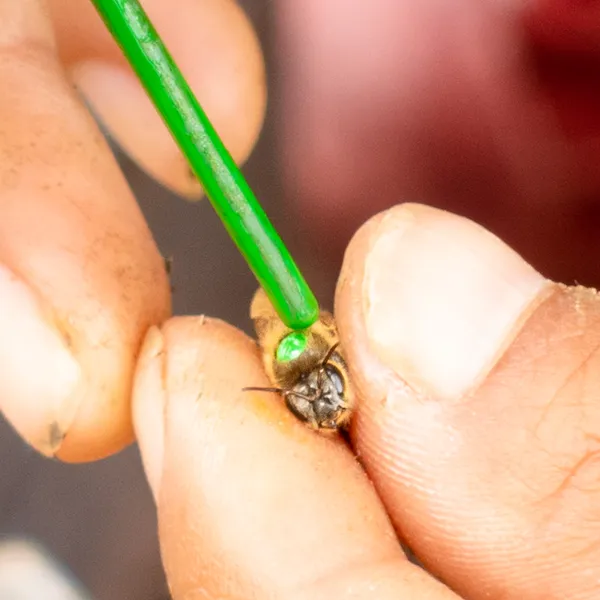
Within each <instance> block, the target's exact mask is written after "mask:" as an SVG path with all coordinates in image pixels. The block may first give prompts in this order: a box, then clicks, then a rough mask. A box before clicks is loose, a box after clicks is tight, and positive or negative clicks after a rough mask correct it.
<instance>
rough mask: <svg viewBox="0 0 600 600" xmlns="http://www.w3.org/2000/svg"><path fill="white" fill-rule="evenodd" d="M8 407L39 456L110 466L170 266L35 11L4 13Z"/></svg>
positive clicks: (1, 320) (1, 267) (0, 279)
mask: <svg viewBox="0 0 600 600" xmlns="http://www.w3.org/2000/svg"><path fill="white" fill-rule="evenodd" d="M0 23H1V24H2V25H1V26H0V87H1V89H2V90H3V93H2V94H0V123H1V125H0V154H1V155H2V161H0V333H1V335H0V407H1V409H2V411H3V413H4V414H5V415H6V417H7V418H8V419H9V420H10V421H11V423H12V424H13V425H14V426H15V427H16V429H17V430H18V431H19V432H20V433H21V435H22V436H23V437H24V438H25V439H26V440H27V441H28V442H29V443H30V444H32V445H33V446H34V447H35V448H37V449H38V450H40V451H41V452H43V453H45V454H48V455H58V456H59V457H60V458H63V459H65V460H85V459H92V458H98V457H101V456H105V455H107V454H109V453H111V452H114V451H116V450H118V449H120V448H122V447H123V445H124V444H126V443H128V442H129V441H130V440H131V438H132V426H131V416H130V405H129V401H130V393H131V384H132V378H133V375H132V373H133V368H134V363H135V356H136V354H137V352H138V349H139V345H140V342H141V338H142V336H143V334H144V333H145V331H146V329H147V328H148V327H149V326H150V325H151V324H153V323H157V322H160V321H161V320H162V319H163V318H165V316H166V315H167V314H168V311H169V294H168V282H167V277H166V274H165V270H164V264H163V261H162V258H161V257H160V255H159V253H158V251H157V249H156V246H155V245H154V242H153V240H152V237H151V235H150V232H149V231H148V229H147V226H146V224H145V223H144V221H143V218H142V216H141V213H140V211H139V209H138V207H137V205H136V204H135V201H134V199H133V197H132V195H131V193H130V191H129V190H128V188H127V185H126V183H125V181H124V179H123V177H122V174H121V173H120V171H119V169H118V167H117V165H116V163H115V162H114V159H113V158H112V155H111V153H110V151H109V149H108V147H107V146H106V144H105V143H104V142H103V140H102V136H101V135H100V133H99V131H98V129H97V128H96V126H95V124H94V122H93V121H92V119H91V118H90V117H89V115H88V113H87V112H86V111H85V109H84V107H83V106H82V105H81V104H80V103H79V101H78V99H77V98H76V96H75V95H74V93H73V91H72V88H71V86H70V85H69V83H68V82H67V80H66V79H65V77H64V73H63V71H62V69H61V68H60V66H59V63H58V60H57V58H56V55H55V51H54V44H53V40H52V35H51V29H50V23H49V20H48V18H47V15H46V14H45V12H44V11H43V10H42V9H41V8H40V4H39V3H38V2H37V1H36V0H22V1H20V2H18V3H15V2H12V1H11V0H1V1H0Z"/></svg>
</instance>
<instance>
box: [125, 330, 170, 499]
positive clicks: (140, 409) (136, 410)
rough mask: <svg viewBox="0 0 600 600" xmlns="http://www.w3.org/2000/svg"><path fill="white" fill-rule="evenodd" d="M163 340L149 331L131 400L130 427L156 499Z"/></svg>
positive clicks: (161, 428) (163, 392)
mask: <svg viewBox="0 0 600 600" xmlns="http://www.w3.org/2000/svg"><path fill="white" fill-rule="evenodd" d="M165 376H166V371H165V339H164V336H163V333H162V331H161V329H159V328H158V327H151V328H150V329H149V330H148V333H147V334H146V338H145V339H144V343H143V345H142V350H141V352H140V357H139V360H138V364H137V368H136V373H135V379H134V386H133V396H132V412H133V425H134V430H135V435H136V439H137V443H138V445H139V447H140V452H141V456H142V462H143V465H144V471H145V472H146V477H147V479H148V484H149V485H150V489H151V490H152V493H153V495H154V498H155V499H156V498H157V494H158V490H159V489H160V479H161V475H162V465H163V455H164V437H165V436H164V416H165V407H166V390H165Z"/></svg>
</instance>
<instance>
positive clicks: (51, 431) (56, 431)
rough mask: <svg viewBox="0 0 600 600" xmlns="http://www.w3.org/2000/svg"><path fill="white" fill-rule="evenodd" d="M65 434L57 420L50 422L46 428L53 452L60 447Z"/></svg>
mask: <svg viewBox="0 0 600 600" xmlns="http://www.w3.org/2000/svg"><path fill="white" fill-rule="evenodd" d="M66 435H67V434H66V432H65V431H63V429H62V428H61V426H60V425H59V424H58V422H57V421H53V422H52V423H50V427H49V428H48V443H49V445H50V448H52V451H53V452H54V453H56V452H57V451H58V449H59V448H60V447H61V445H62V443H63V440H64V439H65V437H66Z"/></svg>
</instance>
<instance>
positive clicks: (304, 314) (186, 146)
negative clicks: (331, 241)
mask: <svg viewBox="0 0 600 600" xmlns="http://www.w3.org/2000/svg"><path fill="white" fill-rule="evenodd" d="M92 2H93V3H94V5H95V7H96V9H97V11H98V13H99V14H100V16H101V17H102V19H103V20H104V22H105V24H106V26H107V28H108V29H109V31H110V32H111V34H112V36H113V37H114V39H115V40H116V41H117V43H118V44H119V46H120V47H121V49H122V50H123V53H124V55H125V57H126V58H127V60H128V61H129V63H130V64H131V66H132V68H133V70H134V71H135V73H136V74H137V76H138V78H139V79H140V81H141V83H142V85H143V86H144V88H145V89H146V92H147V93H148V95H149V96H150V98H151V100H152V102H153V103H154V105H155V107H156V109H157V110H158V112H159V113H160V115H161V117H162V118H163V120H164V122H165V124H166V125H167V127H168V128H169V130H170V132H171V134H172V136H173V138H174V139H175V141H176V142H177V144H178V146H179V148H180V149H181V151H182V153H183V154H184V156H185V157H186V158H187V160H188V162H189V164H190V166H191V169H192V171H193V172H194V173H195V175H196V176H197V177H198V180H199V181H200V183H201V184H202V187H203V188H204V191H205V192H206V195H207V196H208V198H209V200H210V202H211V204H212V205H213V207H214V209H215V210H216V212H217V214H218V215H219V217H220V219H221V221H223V224H224V225H225V228H226V229H227V231H228V233H229V235H230V236H231V239H232V240H233V241H234V242H235V244H236V245H237V247H238V249H239V251H240V252H241V253H242V255H243V256H244V258H245V259H246V262H247V263H248V265H249V267H250V269H251V270H252V272H253V273H254V275H255V276H256V278H257V280H258V282H259V283H260V285H261V286H262V288H263V289H264V290H265V292H266V294H267V296H268V298H269V300H270V301H271V302H272V304H273V306H274V307H275V310H276V311H277V314H278V315H279V317H280V318H281V320H282V321H283V322H284V323H285V324H286V325H287V326H288V327H289V328H290V329H294V330H300V329H306V328H307V327H310V326H311V325H312V324H313V323H314V322H315V321H316V320H317V318H318V316H319V305H318V303H317V300H316V298H315V296H314V294H313V293H312V291H311V289H310V288H309V287H308V284H307V283H306V281H305V279H304V277H303V276H302V273H300V270H299V269H298V267H297V265H296V263H295V262H294V260H293V259H292V257H291V256H290V253H289V252H288V250H287V248H286V247H285V245H284V243H283V241H282V240H281V238H280V237H279V235H278V233H277V232H276V231H275V228H274V227H273V225H272V224H271V222H270V221H269V219H268V217H267V215H266V214H265V212H264V211H263V209H262V208H261V206H260V204H259V203H258V201H257V199H256V197H255V195H254V194H253V192H252V190H251V189H250V186H249V185H248V183H247V182H246V180H245V178H244V176H243V175H242V173H241V171H240V170H239V168H238V167H237V165H236V164H235V161H234V160H233V158H231V155H230V154H229V152H228V151H227V149H226V148H225V146H224V145H223V142H222V141H221V139H220V138H219V136H218V135H217V133H216V131H215V129H214V127H213V126H212V124H211V123H210V121H209V120H208V117H207V116H206V114H205V113H204V111H203V110H202V108H201V106H200V104H199V103H198V100H197V99H196V98H195V96H194V94H193V93H192V91H191V89H190V87H189V85H188V84H187V82H186V80H185V79H184V77H183V75H182V74H181V72H180V70H179V68H178V67H177V65H176V64H175V62H174V61H173V59H172V58H171V56H170V54H169V53H168V51H167V49H166V48H165V46H164V44H163V42H162V40H161V39H160V37H159V35H158V34H157V32H156V30H155V29H154V27H153V25H152V23H151V22H150V20H149V19H148V16H147V15H146V13H145V12H144V10H143V8H142V7H141V5H140V3H139V2H138V0H92Z"/></svg>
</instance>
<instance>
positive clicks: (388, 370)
mask: <svg viewBox="0 0 600 600" xmlns="http://www.w3.org/2000/svg"><path fill="white" fill-rule="evenodd" d="M336 316H337V320H338V326H339V332H340V336H341V341H342V344H343V347H344V351H345V353H346V355H347V358H348V361H349V367H350V371H351V375H352V378H353V382H354V385H355V386H356V389H357V392H358V396H359V402H358V407H357V409H356V414H355V419H354V423H353V427H352V430H351V440H352V445H353V447H354V450H355V452H356V455H357V456H358V460H356V458H355V456H354V454H353V452H352V451H351V450H350V449H349V448H348V447H347V446H346V445H345V444H344V442H343V441H342V440H341V439H340V438H338V437H329V436H321V435H318V434H315V433H314V432H312V431H310V430H308V428H306V427H305V426H304V425H302V424H300V423H299V422H297V421H296V420H295V418H294V417H293V416H292V415H291V414H290V413H289V412H287V410H286V409H285V407H284V404H283V402H281V401H279V400H277V399H276V398H275V397H274V396H273V395H272V394H265V393H252V394H248V393H243V392H242V391H241V389H242V388H243V387H244V386H247V385H248V384H251V385H261V384H263V385H267V384H268V382H266V381H265V376H264V372H263V370H262V368H261V363H260V360H259V356H258V352H257V349H256V347H255V345H254V344H253V343H252V342H251V340H249V339H248V338H247V337H245V336H244V335H243V334H242V333H241V332H239V331H236V330H235V329H233V328H232V327H231V326H229V325H226V324H224V323H222V322H219V321H214V320H210V319H205V318H191V317H186V318H176V319H173V320H171V321H169V322H167V323H166V325H164V326H163V327H162V328H161V329H160V330H159V329H156V328H154V329H152V330H151V331H150V332H149V335H148V337H147V339H146V342H145V344H144V348H143V351H142V356H141V360H140V363H139V367H138V371H137V378H136V385H135V389H134V420H135V427H136V433H137V438H138V441H139V444H140V448H141V451H142V456H143V460H144V465H145V469H146V473H147V476H148V479H149V482H150V485H151V488H152V490H153V493H154V496H155V500H156V504H157V510H158V520H159V530H160V540H161V547H162V556H163V559H164V564H165V569H166V573H167V578H168V580H169V582H170V587H171V591H172V594H173V598H174V600H182V599H184V598H185V599H186V600H187V599H191V598H293V599H294V600H297V599H302V598H310V599H311V600H318V599H319V598H323V599H325V598H327V599H329V598H356V599H361V600H362V599H367V598H377V600H385V599H387V598H389V599H392V598H393V599H396V598H419V600H422V599H423V600H424V599H428V600H441V599H448V600H450V599H452V598H459V597H461V598H464V599H468V600H479V599H481V600H483V599H487V598H503V599H506V600H510V599H515V600H541V599H544V600H552V599H561V600H565V599H568V598H573V599H574V598H577V599H583V598H596V597H597V596H598V588H599V586H600V583H599V581H600V569H599V568H598V565H599V564H600V550H599V548H598V543H597V540H598V537H599V534H600V525H599V524H600V519H599V518H598V517H599V515H598V506H599V505H600V501H599V500H600V498H599V492H598V490H599V487H598V481H599V468H600V467H599V464H600V463H599V461H598V440H599V439H600V407H599V404H598V401H597V389H598V385H599V381H598V379H599V375H598V373H600V369H599V362H600V358H599V355H598V351H597V350H598V340H599V339H600V301H599V300H598V296H597V294H596V293H595V291H593V290H589V289H585V288H567V287H564V286H560V285H557V284H554V283H552V282H550V281H548V280H546V279H545V278H543V277H542V276H541V275H539V274H538V273H537V272H536V271H534V270H533V269H532V268H531V267H530V266H529V265H528V264H526V263H525V262H524V261H523V260H522V259H521V258H520V257H519V256H518V255H517V254H515V253H514V252H513V251H512V250H510V249H509V248H508V247H507V246H505V245H504V244H503V243H502V242H500V241H499V240H498V239H497V238H495V237H494V236H492V235H491V234H489V233H488V232H486V231H485V230H483V229H481V228H480V227H479V226H477V225H475V224H473V223H472V222H470V221H467V220H465V219H463V218H459V217H456V216H453V215H451V214H448V213H445V212H442V211H438V210H435V209H432V208H427V207H424V206H420V205H401V206H398V207H396V208H393V209H392V210H390V211H388V212H386V213H383V214H381V215H378V216H377V217H375V218H374V219H373V220H371V221H369V222H368V223H367V224H366V225H365V226H364V227H363V228H362V229H361V230H360V231H359V232H358V234H357V235H356V236H355V238H354V239H353V241H352V243H351V244H350V247H349V249H348V250H347V253H346V258H345V263H344V268H343V270H342V274H341V277H340V280H339V284H338V289H337V296H336ZM371 482H372V483H371ZM396 533H398V534H399V535H400V536H401V537H402V538H403V539H404V540H405V541H407V542H408V544H409V545H410V546H411V547H412V548H413V550H414V551H415V552H416V553H417V555H418V557H419V558H420V559H421V560H422V561H423V563H424V564H425V565H426V566H427V567H428V569H429V570H430V571H431V572H433V573H434V574H436V575H438V576H439V577H440V578H441V579H442V580H443V581H444V582H445V583H446V584H447V586H448V587H446V586H445V585H443V584H442V583H439V582H438V581H436V580H435V579H434V578H433V577H431V576H430V575H428V574H426V573H425V571H423V570H421V569H420V568H418V567H416V566H415V565H413V564H411V563H410V562H409V561H408V560H407V559H406V557H405V556H404V555H403V553H402V550H401V547H400V544H399V543H398V538H397V535H396ZM450 588H452V589H453V590H454V591H450Z"/></svg>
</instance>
